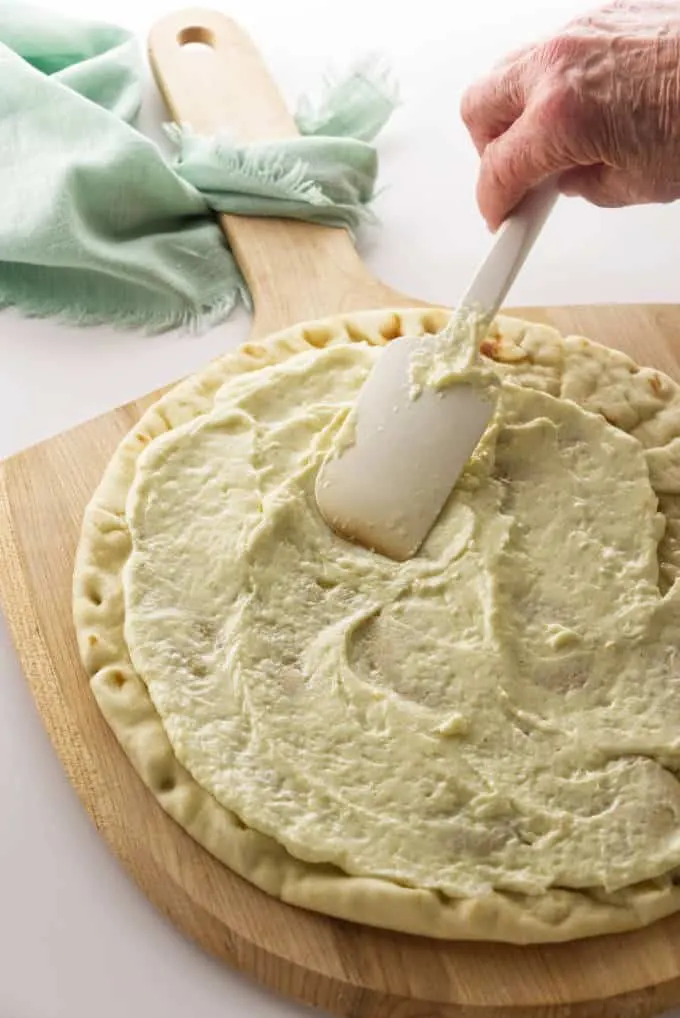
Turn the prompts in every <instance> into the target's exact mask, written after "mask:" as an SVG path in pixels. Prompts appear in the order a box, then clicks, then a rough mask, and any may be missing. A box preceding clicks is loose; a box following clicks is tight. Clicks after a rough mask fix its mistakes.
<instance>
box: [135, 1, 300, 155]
mask: <svg viewBox="0 0 680 1018" xmlns="http://www.w3.org/2000/svg"><path fill="white" fill-rule="evenodd" d="M148 49H149V60H150V62H151V67H152V70H153V74H154V77H155V79H156V83H157V84H158V87H159V88H160V90H161V92H162V93H163V96H164V98H165V101H166V103H167V105H168V107H169V108H170V111H171V113H172V116H173V118H174V119H175V120H176V121H177V122H179V123H184V124H189V125H190V126H191V127H192V128H193V130H195V131H196V132H197V133H199V134H213V133H215V132H216V131H219V130H227V131H229V132H230V134H233V136H234V137H235V138H237V139H238V140H239V141H241V142H252V141H275V140H276V139H278V138H290V137H295V136H296V135H297V134H298V133H299V132H298V129H297V125H296V123H295V120H294V118H293V116H292V114H291V113H290V111H289V110H288V108H287V106H286V104H285V102H284V100H283V97H282V95H281V93H280V92H279V89H278V87H277V86H276V84H275V82H274V80H273V79H272V77H271V75H270V73H269V70H268V69H267V67H266V65H265V63H264V61H263V59H262V57H261V56H260V54H259V52H258V50H257V48H256V46H255V45H254V43H253V42H252V40H251V39H250V37H249V36H248V34H247V33H246V32H244V30H243V29H242V28H241V27H240V25H238V24H237V23H236V22H235V21H233V20H232V19H231V18H228V17H227V16H226V15H224V14H221V13H219V12H218V11H211V10H197V9H188V10H180V11H176V12H173V13H171V14H168V15H166V16H165V17H163V18H160V19H159V20H158V21H157V22H156V23H155V24H154V25H153V26H152V28H151V30H150V32H149V39H148Z"/></svg>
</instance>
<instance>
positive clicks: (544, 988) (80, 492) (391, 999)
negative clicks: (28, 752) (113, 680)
mask: <svg viewBox="0 0 680 1018" xmlns="http://www.w3.org/2000/svg"><path fill="white" fill-rule="evenodd" d="M187 42H194V43H195V42H203V43H204V44H205V46H204V48H203V50H202V51H201V50H200V49H199V50H195V49H193V47H187V46H186V45H183V43H187ZM151 56H152V63H153V66H154V70H155V73H156V76H157V79H158V81H159V84H160V86H161V88H162V90H163V93H164V95H165V96H166V99H167V100H168V103H169V105H170V107H171V110H172V112H173V115H174V116H175V118H176V119H178V120H183V121H187V122H190V123H191V124H192V125H193V126H194V127H195V128H196V129H197V130H202V131H213V130H214V129H216V128H218V127H220V126H225V125H229V126H231V127H232V128H235V129H236V131H237V133H238V134H240V135H241V136H242V137H243V138H246V139H257V138H260V137H263V138H272V137H284V136H286V135H290V134H294V133H295V125H294V123H293V121H292V118H291V117H290V115H289V113H288V111H287V110H286V108H285V106H284V104H283V102H282V100H281V99H280V97H279V95H278V92H277V90H276V88H275V86H274V85H273V83H272V81H271V79H270V78H269V77H268V75H267V73H266V69H265V68H264V67H263V65H262V64H261V61H260V60H259V57H258V55H257V52H256V51H255V49H254V47H253V46H252V43H250V41H249V40H248V39H247V38H246V37H245V36H244V35H243V33H242V32H241V31H240V30H239V29H238V27H237V26H235V25H234V24H233V23H232V22H230V21H229V20H228V19H226V18H224V17H222V16H220V15H216V14H214V13H212V12H206V11H191V12H180V13H178V14H173V15H172V16H170V17H169V18H167V19H164V21H163V22H161V23H160V24H159V25H157V26H156V27H155V28H154V30H153V32H152V35H151ZM221 225H222V226H223V228H224V230H225V233H226V234H227V236H228V238H229V241H230V243H231V245H232V247H233V248H234V250H235V252H236V253H237V255H238V259H239V262H240V264H241V267H242V269H243V270H244V274H245V275H246V278H247V280H248V283H249V285H250V288H251V291H252V293H253V296H254V300H255V314H254V318H253V327H252V331H251V336H262V335H265V334H267V333H268V332H270V331H273V330H275V329H277V328H281V327H284V326H286V325H289V324H292V323H294V322H296V321H301V320H309V319H312V318H316V317H320V316H323V315H326V314H331V313H335V312H338V311H342V312H348V311H352V310H359V309H362V308H368V307H404V306H410V305H415V304H417V303H418V302H417V301H415V300H413V299H411V298H408V297H405V296H404V295H402V294H398V293H395V292H394V291H393V290H391V289H390V288H389V287H388V286H385V285H384V284H383V283H381V282H380V281H379V280H376V279H373V278H372V277H371V276H370V275H369V273H368V272H367V270H366V269H365V267H364V266H363V265H362V264H361V262H360V260H359V258H358V257H357V255H356V252H355V250H354V248H353V246H352V244H351V242H350V241H349V239H348V237H347V236H346V235H345V234H344V233H343V232H341V231H338V230H332V229H327V228H322V227H318V226H310V225H308V224H305V223H295V222H273V221H269V220H267V221H265V220H254V219H237V218H235V217H230V216H223V217H222V219H221ZM519 313H520V314H523V315H525V316H526V317H531V318H534V319H536V320H540V321H546V322H550V323H553V324H554V325H556V326H557V327H558V328H559V329H561V330H562V331H563V332H581V333H584V334H586V335H588V336H591V337H592V338H593V339H596V340H599V341H600V342H603V343H609V344H611V345H613V346H617V347H619V348H620V349H622V350H625V351H626V352H628V353H630V354H632V355H633V356H634V357H635V358H636V359H638V360H639V361H640V362H642V363H648V364H654V365H655V366H657V367H659V368H661V369H662V370H665V371H667V372H668V373H670V374H672V375H674V376H675V377H676V378H678V379H680V357H679V354H680V308H676V307H671V306H654V307H637V306H630V307H598V308H553V309H544V310H536V309H534V310H530V311H529V310H526V309H522V310H520V312H519ZM158 395H160V393H156V394H152V395H150V396H147V397H144V398H142V399H140V400H138V401H137V402H134V403H131V404H129V405H127V406H125V407H121V408H119V409H117V410H114V411H112V412H110V413H107V414H104V415H103V416H102V417H99V418H97V419H96V420H93V421H90V422H89V423H87V424H84V425H81V426H79V427H77V428H75V429H73V430H71V431H68V432H66V433H65V434H62V435H59V436H57V437H56V438H53V439H50V440H49V441H47V442H43V443H41V444H40V445H37V446H34V447H32V448H30V449H28V450H26V451H25V452H22V453H20V454H19V455H17V456H15V457H13V458H12V459H10V460H8V461H6V462H5V463H4V464H2V465H0V563H1V566H0V599H1V600H2V603H3V605H4V610H5V613H6V615H7V618H8V620H9V623H10V628H11V631H12V634H13V638H14V642H15V645H16V648H17V652H18V655H19V658H20V660H21V663H22V665H23V668H24V671H25V673H26V677H27V679H28V682H29V684H30V687H31V690H32V692H33V696H34V698H35V701H36V704H37V706H38V709H39V711H40V714H41V717H42V719H43V722H44V724H45V727H46V728H47V730H48V732H49V734H50V736H51V739H52V741H53V743H54V746H55V748H56V750H57V753H58V755H59V757H60V759H61V761H62V764H63V766H64V768H65V770H66V771H67V773H68V775H69V778H70V780H71V781H72V783H73V785H74V786H75V788H76V790H77V792H78V794H79V796H80V798H81V800H82V801H83V803H84V805H85V807H86V808H87V810H88V812H89V814H90V816H91V817H92V819H93V820H94V822H95V824H96V825H97V827H98V829H99V830H100V831H101V833H102V834H103V836H104V837H105V838H106V840H107V841H108V843H109V844H110V846H111V848H112V849H113V850H114V852H115V853H116V854H117V855H118V857H119V858H120V859H121V861H122V862H123V863H124V865H125V866H126V867H127V869H128V870H129V872H130V873H131V875H132V876H133V877H134V879H135V880H136V881H137V882H138V884H139V886H140V887H141V888H142V890H143V891H144V892H145V893H146V894H147V895H148V897H149V898H150V899H151V901H153V902H154V903H155V904H156V905H157V906H158V908H159V909H161V910H162V911H163V912H164V913H165V914H166V915H167V916H169V917H170V918H171V919H172V920H173V921H174V922H175V923H176V924H177V926H178V927H179V928H180V929H181V930H182V931H184V933H186V934H187V935H188V936H190V937H193V938H194V939H196V940H197V941H198V942H199V943H200V944H202V945H203V947H204V948H205V949H206V950H208V951H210V952H212V953H214V954H215V955H217V956H219V957H220V958H222V959H224V960H225V961H226V962H228V963H229V964H231V965H234V966H236V967H238V968H239V969H241V970H242V971H244V972H246V973H248V974H249V975H251V976H252V977H254V978H255V979H257V980H258V981H260V982H261V983H263V984H265V985H266V986H268V987H270V988H271V989H273V990H275V991H276V992H278V993H280V994H283V995H285V996H289V997H292V998H295V999H297V1000H300V1001H304V1002H307V1003H311V1004H316V1005H318V1006H319V1007H322V1008H324V1009H326V1010H329V1011H332V1012H335V1013H337V1014H340V1015H345V1016H352V1018H567V1016H574V1018H645V1016H651V1015H654V1014H658V1013H659V1012H660V1011H662V1010H663V1009H665V1008H666V1007H668V1006H670V1005H671V1004H673V1003H676V1002H680V914H679V915H678V916H677V917H672V918H670V919H668V920H665V921H663V922H660V923H657V924H655V925H654V926H652V927H650V928H649V929H646V930H642V931H639V932H636V933H632V934H627V935H624V936H615V937H604V938H599V939H597V940H595V941H583V942H575V943H571V944H566V945H552V946H545V947H531V948H518V947H512V946H507V945H498V944H488V945H485V944H474V943H443V942H438V941H431V940H427V939H425V938H417V937H409V936H405V935H404V936H401V935H398V934H394V933H388V932H382V931H380V930H376V929H371V928H368V927H362V926H357V925H353V924H350V923H345V922H339V921H337V920H333V919H330V918H327V917H325V916H321V915H316V914H313V913H311V912H305V911H303V910H301V909H295V908H293V907H291V906H287V905H283V904H281V903H280V902H277V901H275V900H274V899H272V898H269V897H268V896H267V895H265V894H264V893H262V892H261V891H258V890H257V889H256V888H254V887H252V886H251V885H250V884H248V883H246V882H245V881H244V880H242V879H241V878H239V877H237V876H236V875H234V874H233V873H232V872H231V871H229V870H228V869H227V868H226V867H224V866H223V865H221V864H220V863H219V862H217V861H216V860H215V859H213V858H212V857H211V856H210V855H208V853H207V852H205V851H204V850H203V849H202V848H200V847H199V846H198V845H197V844H196V843H195V842H194V841H193V840H192V839H191V838H190V837H189V836H188V835H187V834H185V833H184V831H183V830H182V829H181V828H180V827H179V826H177V825H176V824H175V823H174V822H173V821H172V820H171V819H170V818H169V817H168V816H167V815H166V814H165V813H164V812H163V810H162V809H161V807H160V806H159V805H158V803H157V802H156V800H155V799H154V798H153V796H152V795H151V793H149V792H148V791H147V789H146V788H145V787H144V785H143V784H142V782H141V780H140V779H139V778H138V777H137V775H136V773H135V772H134V770H133V768H132V766H131V765H130V764H129V763H128V761H127V758H126V757H125V756H124V754H123V752H122V750H121V749H120V747H119V746H118V743H117V742H116V740H115V738H114V737H113V735H112V734H111V732H110V730H109V728H108V726H107V725H106V723H105V722H104V720H103V718H102V716H101V715H100V713H99V710H98V708H97V706H96V703H95V700H94V698H93V697H92V695H91V693H90V690H89V686H88V682H87V678H86V676H85V673H84V671H83V669H82V667H81V664H80V661H79V657H78V652H77V647H76V641H75V635H74V631H73V626H72V620H71V576H72V567H73V555H74V550H75V546H76V542H77V539H78V534H79V529H80V521H81V518H82V513H83V509H84V507H85V505H86V503H87V501H88V500H89V497H90V495H91V493H92V491H93V489H94V487H95V486H96V484H97V483H98V481H99V478H100V476H101V473H102V471H103V469H104V467H105V465H106V463H107V461H108V459H109V457H110V456H111V454H112V452H113V450H114V449H115V447H116V445H117V443H118V442H119V441H120V440H121V439H122V438H123V436H124V435H125V433H126V432H127V431H128V429H129V428H131V427H132V426H133V425H134V424H135V422H136V421H137V420H138V418H139V417H140V415H141V413H142V412H143V410H144V409H145V408H146V407H147V406H148V405H149V404H150V403H151V402H152V401H153V399H154V398H156V396H158Z"/></svg>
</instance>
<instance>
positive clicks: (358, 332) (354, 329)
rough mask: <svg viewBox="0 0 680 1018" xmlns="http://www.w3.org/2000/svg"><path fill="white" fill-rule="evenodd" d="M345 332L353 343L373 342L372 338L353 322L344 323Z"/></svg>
mask: <svg viewBox="0 0 680 1018" xmlns="http://www.w3.org/2000/svg"><path fill="white" fill-rule="evenodd" d="M343 325H344V327H345V332H346V333H347V335H348V336H349V338H350V340H351V341H352V342H353V343H370V342H372V340H371V337H370V336H368V335H367V334H366V333H365V332H364V331H363V329H360V328H359V327H358V326H357V325H355V324H354V322H352V321H346V322H343Z"/></svg>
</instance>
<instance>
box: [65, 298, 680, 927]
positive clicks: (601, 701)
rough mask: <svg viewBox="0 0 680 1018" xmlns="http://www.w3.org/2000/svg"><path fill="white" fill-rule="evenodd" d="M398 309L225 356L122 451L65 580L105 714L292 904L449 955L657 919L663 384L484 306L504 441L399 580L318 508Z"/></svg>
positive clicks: (674, 799) (665, 823) (670, 492)
mask: <svg viewBox="0 0 680 1018" xmlns="http://www.w3.org/2000/svg"><path fill="white" fill-rule="evenodd" d="M395 317H396V316H395V315H394V314H392V315H390V313H385V312H382V313H370V314H366V315H362V316H353V318H352V319H351V320H349V321H348V322H347V323H345V322H343V321H341V320H332V321H329V322H326V323H315V324H313V325H311V326H310V325H308V326H302V327H298V328H297V329H292V330H287V331H286V332H285V333H281V334H279V335H278V336H275V337H272V338H271V339H270V340H268V341H267V342H266V343H265V344H263V345H262V346H252V345H251V346H250V347H246V348H244V349H243V350H242V351H241V352H240V353H237V354H235V355H230V356H227V357H225V358H223V359H221V360H220V361H218V362H216V363H215V364H213V365H212V366H211V367H210V368H209V369H208V370H207V371H206V372H205V373H204V374H202V375H199V376H197V377H196V378H194V379H191V380H189V381H188V382H186V383H183V384H182V385H180V386H178V387H177V388H176V389H175V390H174V391H173V392H172V393H170V394H169V395H168V396H167V397H165V398H164V399H163V400H162V401H161V402H160V403H159V404H158V405H157V406H156V407H155V408H152V409H151V410H150V411H149V413H148V414H147V415H146V416H145V418H144V419H143V420H142V422H140V425H139V426H138V427H137V428H136V429H135V430H134V432H132V433H131V435H130V436H128V438H127V439H126V441H125V442H124V443H123V444H122V446H121V447H120V449H119V450H118V452H117V454H116V456H115V457H114V459H113V461H112V463H111V465H110V467H109V469H108V471H107V473H106V475H105V477H104V479H103V481H102V484H101V486H100V488H99V489H98V491H97V492H96V493H95V496H94V498H93V500H92V502H91V504H90V506H89V507H88V510H87V513H86V518H85V521H84V526H83V536H82V540H81V544H80V548H79V553H78V560H77V567H76V574H75V581H74V583H75V597H74V613H75V621H76V626H77V630H78V635H79V644H80V648H81V654H82V656H83V660H84V662H85V665H86V668H87V670H88V672H89V674H90V675H91V676H92V688H93V691H94V693H95V696H96V697H97V699H98V702H99V704H100V706H101V708H102V710H103V712H104V714H105V716H106V717H107V719H108V721H109V723H110V724H111V726H112V727H113V729H114V731H115V732H116V734H117V735H118V737H119V739H120V740H121V742H122V744H123V746H124V748H125V749H126V751H127V753H128V755H129V757H130V759H131V760H132V762H133V763H134V765H135V766H136V767H137V769H138V770H139V771H140V773H141V774H142V777H143V778H144V779H145V780H146V782H147V784H149V786H150V787H151V788H152V790H153V791H154V793H155V794H156V795H157V796H158V798H159V800H160V801H161V803H162V805H163V806H164V807H165V808H166V809H167V810H168V812H169V813H170V814H171V815H172V816H174V817H175V819H176V820H178V821H179V822H180V823H181V824H182V826H184V827H185V828H186V829H187V830H188V831H189V832H190V833H191V834H192V835H193V836H194V837H195V838H196V839H197V840H198V841H199V842H201V843H202V844H203V845H205V847H206V848H208V850H209V851H211V852H212V853H213V854H215V855H216V856H217V857H218V858H220V859H222V860H223V861H224V862H225V863H227V865H230V866H231V867H232V868H234V869H235V870H236V871H237V872H239V873H241V874H242V875H244V876H246V877H247V878H249V879H250V880H252V881H253V882H254V883H256V884H258V885H259V886H261V887H263V888H264V889H265V890H267V891H269V892H270V893H272V894H276V895H278V896H280V897H282V898H283V899H284V900H287V901H289V902H292V903H295V904H300V905H304V906H306V907H310V908H315V909H319V910H321V911H325V912H328V913H330V914H335V915H338V916H342V917H344V918H350V919H356V920H358V921H363V922H369V923H372V924H376V925H384V926H388V927H392V928H396V929H402V930H405V931H408V932H419V933H426V934H429V935H431V936H438V937H461V936H462V937H465V938H482V939H503V940H513V941H517V942H527V941H532V940H534V941H540V940H560V939H568V938H570V937H577V936H587V935H592V934H595V933H598V932H604V931H609V930H615V929H626V928H631V927H635V926H638V925H641V924H643V923H646V922H648V921H650V920H651V919H653V918H655V917H657V916H660V915H663V914H666V913H668V912H670V911H673V910H674V909H676V908H677V907H678V904H679V902H680V894H679V892H678V888H677V887H676V886H675V884H674V882H673V876H674V873H675V871H676V870H678V869H679V868H680V823H679V821H680V782H678V780H677V778H676V776H675V772H674V768H677V769H680V767H678V756H679V749H678V746H679V745H680V742H679V740H678V737H677V732H678V731H680V716H679V715H680V704H679V703H678V700H679V699H680V698H679V697H678V695H677V694H678V679H677V678H676V675H677V664H676V656H677V646H678V642H679V640H678V637H676V636H675V633H676V632H678V631H680V630H679V629H678V622H680V617H679V616H680V586H679V588H678V593H676V590H675V587H674V586H673V582H674V580H675V577H676V572H677V564H678V553H679V547H678V541H677V534H678V523H677V521H678V519H680V511H679V509H678V501H677V491H678V490H680V488H679V487H678V483H679V481H680V471H679V470H678V464H680V450H678V449H676V444H678V445H680V439H678V440H677V443H676V436H678V435H680V394H679V391H678V389H677V388H676V386H675V385H674V384H673V383H671V382H670V381H669V380H668V379H666V378H664V377H663V376H660V375H659V374H658V373H657V372H654V371H649V370H644V369H641V370H638V369H637V368H636V367H635V365H633V364H632V363H631V362H630V360H629V359H628V358H626V357H624V356H623V355H621V354H618V353H615V352H613V351H609V350H605V349H604V348H602V347H598V346H595V345H594V344H590V343H588V341H587V340H584V339H581V338H574V337H571V338H567V339H565V340H562V339H561V337H559V335H558V334H557V333H556V332H554V330H551V329H548V328H546V327H543V326H535V325H529V324H528V323H522V322H519V321H517V320H513V319H509V318H503V317H501V318H499V319H498V321H497V325H496V329H495V332H494V334H493V336H492V338H491V340H490V341H488V342H487V344H486V347H485V353H486V355H487V358H488V360H489V362H490V363H491V362H495V363H496V365H497V366H498V370H499V372H500V373H501V374H502V376H503V378H504V379H505V383H506V384H504V385H503V387H502V408H501V412H500V413H499V415H498V423H497V425H496V426H495V427H494V428H492V429H491V430H490V432H489V433H488V434H487V436H486V439H485V441H484V443H483V446H482V448H481V449H480V450H479V453H478V455H477V456H476V457H475V460H474V461H473V462H472V464H471V465H470V467H469V468H468V470H467V471H466V473H465V475H464V476H463V478H462V479H461V481H460V482H459V484H458V485H457V487H456V490H455V492H454V493H453V494H452V497H451V499H450V500H449V503H448V504H447V507H446V510H445V512H444V514H443V516H442V518H441V520H440V521H439V523H438V524H437V526H436V528H435V530H434V531H433V532H432V534H431V535H430V537H429V538H428V541H427V542H426V544H425V546H424V548H423V550H422V553H421V554H420V555H419V556H418V557H417V558H415V559H414V560H412V561H411V562H409V563H404V564H401V565H397V564H395V563H393V562H391V561H390V560H387V559H383V558H381V557H380V556H375V555H372V554H371V553H369V552H366V551H365V550H364V549H360V548H357V547H355V546H353V545H349V544H347V543H346V542H344V541H342V540H340V539H339V538H337V537H336V536H335V535H333V534H332V533H331V532H330V531H329V530H328V529H327V528H326V527H325V525H324V524H323V522H322V521H321V519H320V517H319V516H318V512H317V511H316V507H315V504H314V499H313V481H314V476H315V470H316V468H317V467H318V464H319V461H320V458H321V456H322V455H323V453H324V451H325V449H326V448H328V445H329V443H331V442H332V441H333V437H334V435H336V434H337V430H338V428H339V427H340V425H341V422H342V420H343V418H344V417H345V416H346V414H347V412H348V410H349V409H350V407H351V405H352V403H353V401H354V399H355V397H356V394H357V392H358V389H359V387H360V385H361V383H362V381H363V379H364V378H365V377H366V374H367V373H368V371H369V370H370V366H371V364H372V363H373V360H374V358H375V357H376V356H379V347H377V346H375V345H374V344H375V343H376V342H378V343H379V342H380V341H381V339H382V337H381V330H382V332H386V331H389V329H390V321H391V327H392V329H393V326H394V319H395ZM436 318H437V316H433V315H432V313H431V312H430V313H429V315H428V314H424V313H422V312H410V313H406V314H403V313H401V319H400V320H399V324H400V326H401V327H402V328H403V330H404V332H407V333H409V334H412V333H413V332H416V333H422V331H423V329H424V328H425V327H427V326H429V327H430V328H431V329H432V328H438V327H440V326H441V324H442V323H443V320H444V313H443V312H442V314H441V315H440V316H439V320H437V321H435V319H436ZM348 341H349V342H348ZM150 440H151V441H150ZM93 637H94V643H93V639H92V638H93Z"/></svg>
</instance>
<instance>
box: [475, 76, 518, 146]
mask: <svg viewBox="0 0 680 1018" xmlns="http://www.w3.org/2000/svg"><path fill="white" fill-rule="evenodd" d="M524 102H525V96H524V89H523V87H522V79H521V76H520V73H519V68H518V66H517V65H515V64H512V65H510V66H509V67H505V65H504V66H503V68H499V69H498V70H497V71H495V72H494V73H493V74H490V75H488V77H486V78H484V79H482V80H481V81H478V82H476V83H475V84H474V85H472V86H471V87H470V88H468V89H467V91H466V92H465V93H464V95H463V98H462V100H461V104H460V114H461V117H462V119H463V123H464V124H465V126H466V127H467V129H468V131H469V133H470V137H471V138H472V141H473V143H474V145H475V148H476V149H477V151H478V152H479V154H480V155H481V154H482V152H483V151H484V149H485V148H486V146H487V145H488V144H489V142H491V141H493V140H494V139H495V138H497V137H498V136H499V135H501V134H503V132H504V131H507V129H508V128H509V127H510V126H511V125H512V124H513V123H514V122H515V120H516V119H517V117H519V116H520V115H521V113H522V110H523V109H524Z"/></svg>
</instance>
